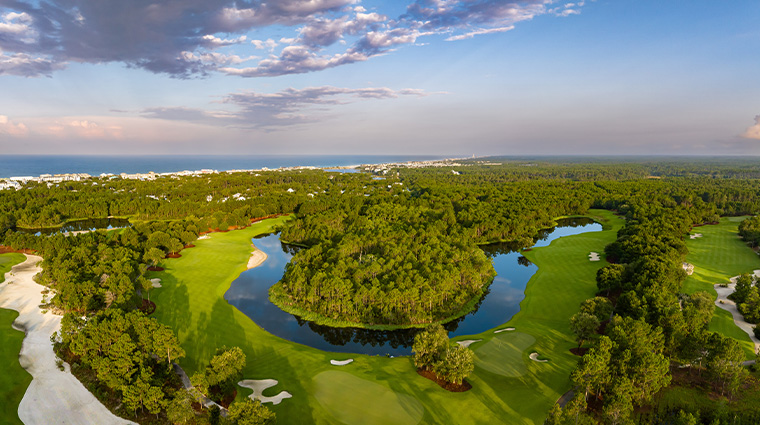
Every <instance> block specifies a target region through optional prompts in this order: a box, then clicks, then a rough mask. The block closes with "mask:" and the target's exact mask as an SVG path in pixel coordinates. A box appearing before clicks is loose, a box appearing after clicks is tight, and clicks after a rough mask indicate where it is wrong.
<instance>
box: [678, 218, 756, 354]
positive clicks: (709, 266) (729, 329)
mask: <svg viewBox="0 0 760 425" xmlns="http://www.w3.org/2000/svg"><path fill="white" fill-rule="evenodd" d="M745 218H746V217H724V218H722V219H721V220H720V224H717V225H709V226H701V227H695V228H694V230H692V233H701V234H702V237H701V238H696V239H689V238H687V239H686V247H687V248H689V254H688V255H687V256H686V261H687V262H689V263H691V264H694V274H692V275H691V276H689V277H688V278H687V279H686V282H684V292H686V293H693V292H696V291H707V292H709V293H710V294H712V295H713V296H714V297H717V295H718V294H717V292H715V288H714V285H715V284H716V283H728V282H729V278H731V277H733V276H737V275H740V274H742V273H752V271H753V270H756V269H760V259H758V256H757V254H755V252H754V251H752V249H750V248H749V247H748V246H747V245H746V244H745V243H744V242H743V241H742V240H741V239H740V238H739V234H738V232H739V223H740V222H741V221H742V220H744V219H745ZM710 330H711V331H714V332H719V333H720V334H722V335H725V336H728V337H731V338H734V339H736V340H738V341H739V342H740V343H741V344H742V347H743V348H744V351H745V352H746V353H747V359H750V360H752V359H754V358H755V352H754V344H753V343H752V340H751V339H750V337H749V335H747V334H746V333H745V332H744V331H743V330H741V329H740V328H739V327H738V326H736V324H735V323H734V319H733V317H732V316H731V313H729V312H727V311H726V310H723V309H722V308H717V307H716V308H715V315H714V316H713V320H712V322H710Z"/></svg>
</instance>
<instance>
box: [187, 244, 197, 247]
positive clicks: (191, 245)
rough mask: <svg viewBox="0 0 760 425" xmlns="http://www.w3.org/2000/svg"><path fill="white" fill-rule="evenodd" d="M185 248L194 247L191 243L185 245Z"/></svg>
mask: <svg viewBox="0 0 760 425" xmlns="http://www.w3.org/2000/svg"><path fill="white" fill-rule="evenodd" d="M185 248H195V245H193V244H190V245H185Z"/></svg>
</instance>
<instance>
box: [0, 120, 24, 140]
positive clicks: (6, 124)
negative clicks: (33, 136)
mask: <svg viewBox="0 0 760 425" xmlns="http://www.w3.org/2000/svg"><path fill="white" fill-rule="evenodd" d="M0 134H4V135H7V136H13V137H24V136H26V135H27V134H29V129H27V128H26V125H24V123H22V122H20V123H18V124H16V123H15V122H13V121H11V119H10V118H8V116H6V115H0Z"/></svg>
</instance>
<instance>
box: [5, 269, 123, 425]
mask: <svg viewBox="0 0 760 425" xmlns="http://www.w3.org/2000/svg"><path fill="white" fill-rule="evenodd" d="M40 261H42V258H41V257H38V256H34V255H27V256H26V261H24V262H23V263H21V264H17V265H15V266H13V269H12V271H13V273H12V274H11V275H12V276H14V279H13V284H12V285H8V284H6V283H0V306H2V307H3V308H8V309H12V310H16V311H18V312H19V316H18V318H16V321H15V322H14V328H16V329H19V328H20V329H24V330H25V332H26V336H25V337H24V342H23V343H22V346H21V352H20V353H19V363H20V364H21V367H23V368H24V369H26V370H27V372H29V374H31V375H32V383H31V384H29V387H28V388H27V389H26V392H25V393H24V397H23V399H22V400H21V403H20V404H19V406H18V416H19V418H20V419H21V421H22V422H23V423H25V424H53V423H55V424H64V423H65V424H79V425H87V424H94V425H111V424H120V425H121V424H134V422H131V421H128V420H126V419H122V418H119V417H117V416H114V414H113V413H111V412H109V411H108V409H106V407H105V406H103V405H102V404H101V403H100V401H98V399H96V398H95V396H93V395H92V394H91V393H90V392H89V391H87V388H85V387H84V385H82V383H81V382H79V381H78V380H77V378H75V377H74V375H72V374H71V372H70V369H69V366H68V364H66V363H64V364H63V367H64V370H63V371H61V370H59V369H58V367H57V366H56V356H55V353H54V352H53V343H52V342H51V341H50V337H51V336H52V335H53V334H55V333H56V332H58V330H59V329H60V328H61V316H56V315H54V314H52V312H48V313H44V314H43V313H42V312H41V311H40V308H39V305H40V304H42V291H43V290H45V289H47V288H45V287H44V286H41V285H39V284H38V283H37V282H35V281H34V279H33V277H34V275H36V274H37V273H39V272H40V271H42V269H41V268H40V267H39V266H37V263H39V262H40ZM8 277H9V274H6V279H7V278H8ZM135 425H136V424H135Z"/></svg>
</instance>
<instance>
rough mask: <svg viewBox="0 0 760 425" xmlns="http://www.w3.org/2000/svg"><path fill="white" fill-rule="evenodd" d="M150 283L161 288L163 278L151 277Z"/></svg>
mask: <svg viewBox="0 0 760 425" xmlns="http://www.w3.org/2000/svg"><path fill="white" fill-rule="evenodd" d="M150 283H152V284H153V287H154V288H160V287H161V279H159V278H155V279H151V280H150Z"/></svg>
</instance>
